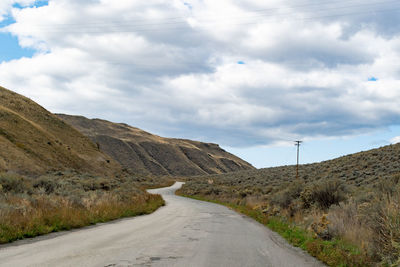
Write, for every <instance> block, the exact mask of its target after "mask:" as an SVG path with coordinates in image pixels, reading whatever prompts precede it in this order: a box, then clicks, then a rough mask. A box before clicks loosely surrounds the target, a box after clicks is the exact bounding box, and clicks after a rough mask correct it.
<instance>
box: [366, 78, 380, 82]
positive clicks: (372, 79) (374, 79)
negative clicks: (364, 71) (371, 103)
mask: <svg viewBox="0 0 400 267" xmlns="http://www.w3.org/2000/svg"><path fill="white" fill-rule="evenodd" d="M377 80H379V79H378V78H375V77H369V78H368V81H369V82H376V81H377Z"/></svg>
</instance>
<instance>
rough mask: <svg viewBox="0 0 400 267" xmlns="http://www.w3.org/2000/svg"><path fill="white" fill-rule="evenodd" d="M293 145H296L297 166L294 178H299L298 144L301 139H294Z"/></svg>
mask: <svg viewBox="0 0 400 267" xmlns="http://www.w3.org/2000/svg"><path fill="white" fill-rule="evenodd" d="M294 143H295V144H294V145H295V146H297V167H296V179H299V151H300V144H301V143H303V141H294Z"/></svg>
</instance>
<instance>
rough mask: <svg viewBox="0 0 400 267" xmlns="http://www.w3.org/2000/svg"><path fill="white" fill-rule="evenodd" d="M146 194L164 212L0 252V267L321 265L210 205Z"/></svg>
mask: <svg viewBox="0 0 400 267" xmlns="http://www.w3.org/2000/svg"><path fill="white" fill-rule="evenodd" d="M180 186H181V183H176V184H175V185H173V186H172V187H168V188H162V189H155V190H149V191H151V192H153V193H160V194H162V196H163V197H164V199H165V200H166V202H167V205H166V206H165V207H162V208H160V209H159V210H157V211H156V212H154V213H153V214H150V215H146V216H139V217H135V218H129V219H123V220H119V221H117V222H112V223H107V224H101V225H98V226H92V227H88V228H84V229H80V230H74V231H71V232H63V233H55V234H50V235H47V236H44V237H39V238H35V239H31V240H25V241H18V242H15V243H14V244H11V245H6V246H1V247H0V266H13V267H16V266H18V267H20V266H107V267H112V266H184V267H191V266H193V267H195V266H218V267H222V266H229V267H233V266H240V267H245V266H285V267H287V266H296V267H299V266H322V264H321V263H319V262H318V261H316V260H315V259H314V258H312V257H311V256H309V255H307V254H305V253H304V252H302V251H301V250H300V249H297V248H293V247H291V246H290V245H288V244H287V243H286V242H285V241H284V240H283V239H282V238H281V237H279V236H278V235H277V234H275V233H273V232H271V231H270V230H268V229H267V228H266V227H264V226H263V225H261V224H259V223H257V222H255V221H253V220H251V219H249V218H247V217H245V216H242V215H240V214H237V213H236V212H234V211H231V210H229V209H228V208H226V207H223V206H220V205H216V204H213V203H208V202H202V201H197V200H193V199H187V198H183V197H178V196H175V195H174V192H175V190H176V189H177V188H179V187H180Z"/></svg>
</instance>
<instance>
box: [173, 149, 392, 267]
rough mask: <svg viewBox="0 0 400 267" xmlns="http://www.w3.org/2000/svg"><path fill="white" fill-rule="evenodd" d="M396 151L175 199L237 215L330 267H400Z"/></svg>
mask: <svg viewBox="0 0 400 267" xmlns="http://www.w3.org/2000/svg"><path fill="white" fill-rule="evenodd" d="M399 150H400V146H399V145H393V146H387V147H383V148H381V149H376V150H372V151H367V152H362V153H358V154H354V155H350V156H346V157H342V158H339V159H335V160H331V161H326V162H322V163H316V164H308V165H302V166H301V167H300V178H299V179H297V180H296V178H295V177H296V174H295V166H284V167H278V168H268V169H261V170H251V171H242V172H236V173H230V174H222V175H209V176H203V177H195V178H192V179H189V180H188V181H187V182H186V184H185V185H184V187H183V188H182V189H181V190H180V191H179V192H178V193H179V194H181V195H185V196H191V197H195V198H198V199H202V200H208V201H214V202H217V203H220V204H224V205H227V206H229V207H231V208H233V209H235V210H238V211H240V212H242V213H244V214H247V215H249V216H250V217H253V218H255V219H256V220H258V221H259V222H261V223H263V224H266V225H267V226H269V227H270V228H271V229H272V230H274V231H276V232H278V233H280V234H281V235H282V236H283V237H285V238H286V239H287V240H288V241H289V242H291V243H292V244H294V245H296V246H299V247H301V248H303V249H305V250H307V251H308V252H309V253H310V254H311V255H313V256H315V257H317V258H318V259H320V260H321V261H323V262H325V263H326V264H328V265H329V266H400V168H399V166H398V165H399V163H400V151H399Z"/></svg>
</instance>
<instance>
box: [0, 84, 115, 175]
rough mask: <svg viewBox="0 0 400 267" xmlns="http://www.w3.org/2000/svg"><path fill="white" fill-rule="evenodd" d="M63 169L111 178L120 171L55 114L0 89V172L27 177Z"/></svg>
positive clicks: (87, 139)
mask: <svg viewBox="0 0 400 267" xmlns="http://www.w3.org/2000/svg"><path fill="white" fill-rule="evenodd" d="M64 169H74V170H77V171H82V172H86V173H91V174H95V175H111V174H115V173H116V172H119V171H121V169H122V168H121V166H120V165H119V164H118V163H117V162H116V161H114V160H113V159H112V158H111V157H109V156H108V155H106V154H104V153H102V152H101V151H100V150H99V149H98V148H97V146H96V145H95V144H94V143H93V142H92V141H91V140H90V139H89V138H87V137H86V136H84V135H83V134H81V133H80V132H78V131H77V130H76V129H74V128H73V127H71V126H69V125H68V124H66V123H65V122H64V121H63V120H61V119H59V118H58V117H57V116H56V115H53V114H51V113H50V112H48V111H47V110H45V109H44V108H42V107H41V106H39V105H38V104H36V103H35V102H33V101H32V100H30V99H28V98H26V97H24V96H21V95H19V94H16V93H14V92H12V91H9V90H7V89H5V88H3V87H0V172H7V171H8V172H10V171H11V172H17V173H21V174H29V175H31V174H43V173H46V172H48V171H55V170H57V171H58V170H64Z"/></svg>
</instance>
